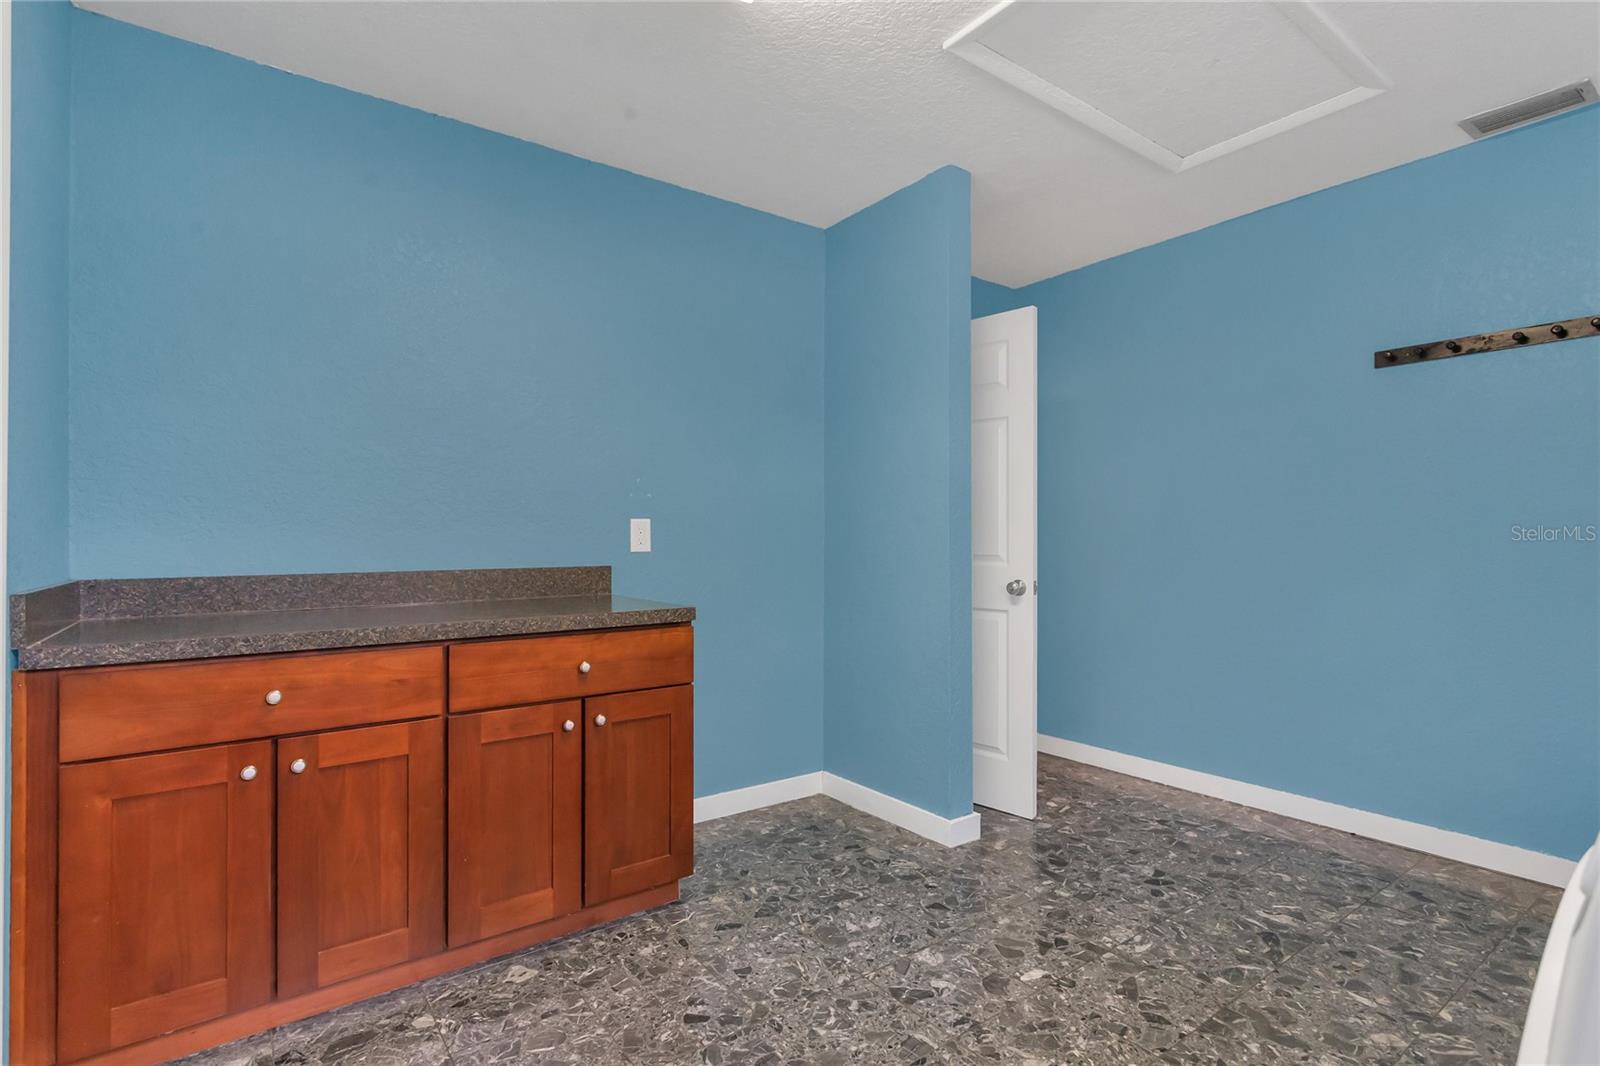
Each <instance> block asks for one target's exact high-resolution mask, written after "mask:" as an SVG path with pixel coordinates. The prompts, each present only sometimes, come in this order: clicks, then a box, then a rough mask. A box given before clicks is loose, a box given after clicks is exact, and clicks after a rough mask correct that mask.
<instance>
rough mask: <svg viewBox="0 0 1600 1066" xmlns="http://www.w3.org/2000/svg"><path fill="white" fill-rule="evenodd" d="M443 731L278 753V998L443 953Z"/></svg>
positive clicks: (427, 728) (408, 727) (387, 729)
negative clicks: (441, 950) (440, 951)
mask: <svg viewBox="0 0 1600 1066" xmlns="http://www.w3.org/2000/svg"><path fill="white" fill-rule="evenodd" d="M443 727H444V723H443V722H441V721H440V720H439V719H437V718H435V719H428V720H424V721H421V722H407V723H403V724H400V725H383V726H370V727H368V728H365V729H351V730H343V731H339V732H333V733H313V734H311V735H310V736H303V737H291V738H288V739H285V740H283V741H280V742H279V744H278V994H279V995H280V996H288V995H294V994H296V993H300V992H309V991H311V990H312V989H316V988H322V987H324V986H326V985H331V984H334V983H335V982H338V981H343V980H346V979H348V978H351V977H355V976H357V975H359V974H364V973H370V972H372V971H373V970H381V969H384V968H386V967H389V966H395V965H398V964H399V963H402V962H406V961H408V960H410V959H417V958H421V957H423V956H424V955H431V954H434V953H435V952H438V951H439V950H440V949H442V948H443V947H444V734H443Z"/></svg>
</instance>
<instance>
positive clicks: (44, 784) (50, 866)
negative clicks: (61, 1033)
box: [8, 673, 60, 1064]
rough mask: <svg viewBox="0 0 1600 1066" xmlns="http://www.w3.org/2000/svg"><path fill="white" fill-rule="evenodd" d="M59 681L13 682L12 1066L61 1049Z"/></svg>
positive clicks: (48, 677) (44, 676)
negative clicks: (58, 996) (58, 1031)
mask: <svg viewBox="0 0 1600 1066" xmlns="http://www.w3.org/2000/svg"><path fill="white" fill-rule="evenodd" d="M56 682H57V675H55V674H51V673H40V674H25V673H15V674H12V675H11V974H10V976H11V1024H10V1042H9V1044H8V1048H9V1050H10V1058H11V1061H13V1062H17V1063H29V1064H31V1063H41V1064H48V1063H51V1062H54V1061H55V1048H56V837H57V832H58V821H57V800H58V794H57V792H56V782H57V777H58V774H59V772H60V771H59V768H58V766H57V763H56V687H57V685H56Z"/></svg>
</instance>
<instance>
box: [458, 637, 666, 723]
mask: <svg viewBox="0 0 1600 1066" xmlns="http://www.w3.org/2000/svg"><path fill="white" fill-rule="evenodd" d="M693 680H694V630H693V629H692V628H691V627H689V626H661V627H658V628H653V629H619V630H611V631H609V632H608V631H601V632H596V633H568V634H562V635H561V636H552V637H519V638H516V639H514V640H491V641H484V642H482V643H477V644H456V645H452V646H451V648H450V709H451V710H452V711H475V710H482V709H484V708H487V707H509V706H511V705H513V704H520V703H540V702H543V701H546V700H566V699H573V698H575V697H579V696H593V695H597V694H599V693H602V692H627V691H630V690H633V689H640V688H659V687H661V686H663V685H687V684H689V683H690V682H692V681H693Z"/></svg>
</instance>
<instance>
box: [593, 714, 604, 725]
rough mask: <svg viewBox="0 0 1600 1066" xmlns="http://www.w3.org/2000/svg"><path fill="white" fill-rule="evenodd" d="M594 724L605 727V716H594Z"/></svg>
mask: <svg viewBox="0 0 1600 1066" xmlns="http://www.w3.org/2000/svg"><path fill="white" fill-rule="evenodd" d="M594 724H595V725H605V724H606V716H605V715H603V714H597V715H595V716H594Z"/></svg>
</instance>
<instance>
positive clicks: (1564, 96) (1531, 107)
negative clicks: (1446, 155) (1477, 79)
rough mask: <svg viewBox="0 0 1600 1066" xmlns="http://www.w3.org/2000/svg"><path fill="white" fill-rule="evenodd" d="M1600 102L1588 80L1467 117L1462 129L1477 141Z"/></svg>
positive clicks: (1463, 120) (1591, 83)
mask: <svg viewBox="0 0 1600 1066" xmlns="http://www.w3.org/2000/svg"><path fill="white" fill-rule="evenodd" d="M1597 99H1600V96H1596V94H1595V90H1594V82H1592V81H1589V80H1588V79H1587V78H1586V79H1584V80H1583V81H1576V82H1573V83H1572V84H1571V85H1563V86H1562V87H1561V88H1559V89H1551V90H1550V91H1549V92H1547V93H1540V94H1539V95H1538V96H1530V97H1528V98H1527V99H1525V100H1518V101H1517V102H1516V103H1514V104H1507V105H1505V106H1504V107H1496V108H1492V109H1490V110H1488V111H1484V112H1482V113H1481V114H1477V115H1473V116H1472V117H1471V118H1464V119H1462V120H1461V128H1462V129H1464V130H1466V131H1467V132H1468V133H1469V134H1471V135H1472V139H1473V140H1477V139H1478V138H1480V137H1488V136H1491V135H1493V134H1496V133H1504V132H1505V131H1506V130H1510V129H1516V128H1517V127H1518V126H1525V125H1527V124H1528V123H1530V122H1537V121H1538V120H1539V119H1541V118H1549V117H1550V116H1551V115H1555V114H1559V113H1561V112H1562V111H1570V110H1572V109H1573V108H1575V107H1582V106H1583V105H1584V104H1592V103H1594V102H1595V100H1597Z"/></svg>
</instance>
